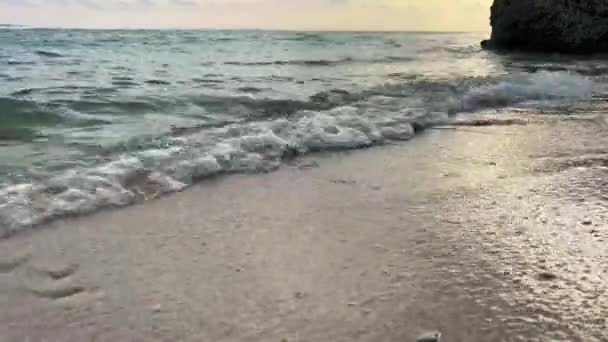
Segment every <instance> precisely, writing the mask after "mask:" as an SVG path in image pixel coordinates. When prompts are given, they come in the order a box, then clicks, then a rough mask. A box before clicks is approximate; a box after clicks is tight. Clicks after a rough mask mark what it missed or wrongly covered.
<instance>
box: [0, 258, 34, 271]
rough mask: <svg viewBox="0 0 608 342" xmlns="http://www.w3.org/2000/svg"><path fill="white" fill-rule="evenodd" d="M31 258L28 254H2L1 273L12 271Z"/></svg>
mask: <svg viewBox="0 0 608 342" xmlns="http://www.w3.org/2000/svg"><path fill="white" fill-rule="evenodd" d="M29 259H30V256H29V255H27V254H23V255H9V256H4V255H3V256H0V274H1V273H11V272H13V271H15V270H17V269H18V268H20V267H21V266H23V265H25V264H26V263H27V262H28V261H29Z"/></svg>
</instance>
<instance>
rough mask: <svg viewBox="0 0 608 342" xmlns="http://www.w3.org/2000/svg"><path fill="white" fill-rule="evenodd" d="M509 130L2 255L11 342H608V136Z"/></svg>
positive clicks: (52, 237) (82, 221)
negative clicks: (433, 335) (436, 340)
mask: <svg viewBox="0 0 608 342" xmlns="http://www.w3.org/2000/svg"><path fill="white" fill-rule="evenodd" d="M495 123H496V122H495ZM504 123H505V125H496V124H495V125H491V126H487V127H475V126H471V125H463V126H458V127H456V126H454V127H445V129H433V130H429V131H427V132H425V133H422V134H420V135H419V136H417V137H416V138H415V139H414V140H412V141H410V142H407V143H403V144H396V145H391V146H382V147H375V148H372V149H369V150H359V151H354V152H348V153H343V152H341V153H339V154H333V153H327V154H317V155H311V156H308V157H304V158H301V159H297V160H295V161H293V162H292V163H290V164H287V165H284V166H282V167H281V169H280V170H278V171H276V172H273V173H268V174H252V175H230V176H223V177H219V178H216V179H212V180H208V181H205V182H202V183H200V184H198V185H196V186H193V187H191V188H189V189H187V190H186V191H184V192H181V193H178V194H174V195H170V196H166V197H163V198H160V199H158V200H153V201H149V202H146V203H144V204H141V205H137V206H132V207H128V208H124V209H119V210H107V211H102V212H99V213H96V214H93V215H90V216H85V217H79V218H72V219H64V220H60V221H56V222H53V223H51V224H48V225H46V226H43V227H37V228H35V229H31V230H29V231H26V232H23V233H20V234H18V235H16V236H13V237H11V238H8V239H5V240H2V241H1V242H0V292H1V293H2V294H1V295H0V340H1V341H3V342H4V341H6V342H18V341H19V342H22V341H31V342H34V341H40V342H42V341H47V342H48V341H53V342H55V341H57V342H59V341H66V342H67V341H78V342H80V341H217V342H219V341H277V342H280V341H290V342H296V341H300V342H304V341H309V342H313V341H387V342H388V341H415V340H416V338H417V336H419V335H420V334H422V333H425V332H428V331H435V330H437V331H440V332H441V333H442V335H443V338H442V341H444V342H455V341H462V342H465V341H466V342H475V341H479V342H481V341H485V342H487V341H585V342H594V341H608V333H607V331H608V329H607V324H608V323H607V322H606V317H608V293H607V291H606V290H607V289H608V282H607V278H608V257H607V254H606V251H607V249H606V243H607V242H608V229H607V228H606V227H608V226H607V225H606V224H607V223H608V216H607V215H608V210H607V208H608V207H607V203H608V197H607V195H606V194H607V192H606V190H608V182H606V172H607V171H606V168H605V166H606V165H608V153H606V150H605V147H606V146H607V145H606V143H608V141H607V140H608V134H606V130H605V126H606V125H605V123H604V121H603V119H596V118H595V117H593V116H589V117H570V118H568V119H565V118H562V117H558V116H555V117H552V116H539V117H529V118H527V119H526V120H525V121H524V122H520V121H515V122H513V121H511V122H509V121H504ZM477 126H481V125H477Z"/></svg>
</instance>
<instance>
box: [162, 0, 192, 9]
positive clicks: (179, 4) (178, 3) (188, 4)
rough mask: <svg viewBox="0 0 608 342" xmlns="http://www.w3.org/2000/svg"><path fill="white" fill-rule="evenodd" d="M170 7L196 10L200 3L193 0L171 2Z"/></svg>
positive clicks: (173, 0) (171, 0)
mask: <svg viewBox="0 0 608 342" xmlns="http://www.w3.org/2000/svg"><path fill="white" fill-rule="evenodd" d="M169 4H170V5H174V6H176V7H182V8H195V7H198V3H197V2H195V1H192V0H170V1H169Z"/></svg>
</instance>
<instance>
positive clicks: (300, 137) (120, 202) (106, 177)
mask: <svg viewBox="0 0 608 342" xmlns="http://www.w3.org/2000/svg"><path fill="white" fill-rule="evenodd" d="M592 88H593V82H592V81H591V80H590V79H588V78H586V77H584V76H581V75H577V74H571V73H566V72H557V73H551V72H539V73H534V74H521V75H506V76H501V77H494V78H487V77H485V78H476V77H471V78H463V79H455V80H411V81H409V82H404V83H395V84H386V85H382V86H378V87H373V88H371V89H368V90H366V91H363V92H357V93H355V92H348V91H345V90H339V89H335V90H332V91H326V92H321V93H318V94H315V95H313V96H312V97H311V98H310V99H309V100H308V101H296V100H269V99H255V98H252V97H218V96H216V97H213V96H200V97H196V98H192V97H190V98H188V101H190V102H191V103H195V104H198V105H200V106H202V107H206V108H213V106H215V109H216V110H226V109H227V108H229V106H241V107H244V108H246V109H247V110H246V115H245V116H244V117H245V118H246V120H242V121H239V122H227V123H225V124H220V125H210V126H206V127H200V128H199V129H188V128H177V127H173V128H172V129H171V131H169V132H168V134H167V135H165V136H163V137H162V141H163V143H162V144H155V145H153V146H152V145H149V146H148V147H147V148H144V149H141V145H140V146H139V147H138V148H137V149H132V150H127V151H123V153H120V154H118V155H114V157H113V159H112V161H110V162H107V163H104V164H101V165H93V166H82V167H78V168H73V169H70V170H69V171H67V172H64V173H62V174H59V175H50V176H49V177H46V178H44V179H41V180H38V181H35V182H31V183H24V184H15V185H11V186H8V187H5V188H4V189H2V190H0V236H2V237H7V236H9V235H11V234H14V233H16V232H19V231H21V230H22V229H25V228H27V227H32V226H35V225H38V224H41V223H44V222H47V221H49V220H52V219H54V218H57V217H62V216H66V215H80V214H85V213H89V212H91V211H94V210H97V209H100V208H106V207H117V206H126V205H129V204H132V203H136V202H139V201H145V200H147V199H151V198H155V197H157V196H160V195H162V194H165V193H170V192H175V191H180V190H182V189H184V188H186V187H188V186H189V185H190V184H193V183H196V182H198V181H201V180H204V179H207V178H209V177H212V176H216V175H220V174H229V173H242V172H269V171H272V170H274V169H276V168H278V167H279V166H280V165H281V163H282V161H283V160H284V159H287V158H293V157H294V156H297V155H302V154H307V153H312V152H318V151H327V150H345V149H357V148H365V147H371V146H375V145H382V144H387V143H393V142H397V141H405V140H409V139H412V138H413V137H414V136H415V135H416V134H417V133H418V132H420V131H421V130H424V129H425V128H426V127H430V126H434V125H440V124H449V123H450V122H451V120H452V119H451V116H450V115H451V114H454V113H460V112H472V111H476V110H479V109H487V108H500V107H506V106H511V105H514V104H519V103H525V102H526V101H534V100H547V101H550V100H554V101H564V100H565V101H573V100H579V99H580V98H585V97H587V96H591V93H592ZM125 103H126V106H127V107H125V108H127V109H133V103H131V102H125ZM137 103H139V102H136V104H137ZM167 103H168V102H167ZM97 105H98V103H93V104H91V103H87V104H86V106H85V107H81V109H82V108H89V109H90V107H91V106H92V108H96V106H97ZM104 105H110V104H108V103H104ZM72 106H73V104H72ZM147 106H148V104H146V106H144V108H148V107H147ZM135 107H137V106H135ZM0 108H12V109H11V110H13V111H14V110H15V109H14V108H17V109H18V110H20V111H21V112H22V113H27V112H28V111H32V112H35V111H36V110H38V105H37V104H35V103H32V102H28V101H22V100H14V99H3V98H0ZM19 108H21V109H19ZM154 108H156V109H158V103H156V104H155V105H154ZM252 111H254V112H257V113H260V115H259V116H256V117H253V118H252V117H251V115H250V113H251V112H252ZM1 112H2V111H0V113H1ZM36 113H38V112H36ZM37 115H39V114H37ZM50 118H53V117H50ZM61 118H62V117H61V116H59V117H58V119H61ZM8 119H9V120H11V118H10V116H9V117H8ZM39 119H40V118H38V117H36V118H32V119H31V121H32V122H34V121H38V120H39ZM12 120H15V119H14V118H12ZM18 120H24V119H23V118H19V119H18ZM51 121H52V120H51ZM26 122H27V120H26Z"/></svg>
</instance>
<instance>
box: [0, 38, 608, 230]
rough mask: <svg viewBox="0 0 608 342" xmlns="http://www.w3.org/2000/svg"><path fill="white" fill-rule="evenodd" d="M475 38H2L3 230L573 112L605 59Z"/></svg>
mask: <svg viewBox="0 0 608 342" xmlns="http://www.w3.org/2000/svg"><path fill="white" fill-rule="evenodd" d="M483 38H484V35H481V34H467V33H366V32H360V33H357V32H355V33H318V32H269V31H168V30H167V31H95V30H46V29H0V123H1V125H0V189H3V190H0V235H6V234H9V233H11V232H14V231H17V230H19V229H21V228H23V227H28V226H31V225H35V224H38V223H41V222H44V221H46V220H49V219H51V218H53V217H57V216H61V215H68V214H80V213H84V212H89V211H93V210H96V209H98V208H101V207H107V206H122V205H128V204H131V203H134V202H137V201H141V200H145V198H150V197H154V196H157V195H158V194H162V193H166V192H173V191H178V190H181V189H183V188H184V187H186V186H188V185H190V184H192V183H194V182H196V181H198V180H202V179H205V178H206V177H209V176H213V175H216V174H221V173H233V172H268V171H272V170H273V169H276V168H277V167H279V165H280V164H281V162H282V161H283V160H284V159H286V158H291V157H293V156H295V155H298V154H304V153H312V152H316V151H323V150H341V149H354V148H362V147H369V146H374V145H382V144H387V143H392V142H396V141H404V140H408V139H411V138H413V137H414V135H415V134H416V133H417V132H419V131H420V130H422V129H424V128H425V127H428V126H431V125H434V124H443V123H447V122H449V120H450V118H451V116H452V115H454V114H457V113H472V112H478V111H488V110H491V111H500V110H512V109H514V108H525V109H526V110H543V111H547V110H555V111H559V110H564V109H568V110H569V111H572V110H573V108H574V109H577V110H584V108H588V106H591V105H592V104H591V102H590V101H588V100H589V99H592V98H593V96H594V95H595V96H596V97H597V96H598V94H601V93H602V92H601V91H598V89H600V88H601V85H602V84H603V76H602V75H603V74H604V71H605V70H606V68H607V67H608V64H605V63H604V62H603V61H602V60H598V59H586V60H577V59H571V58H563V57H559V56H553V57H542V58H541V57H539V56H529V55H497V54H494V53H491V52H487V51H482V50H480V48H479V43H478V42H479V41H480V40H482V39H483ZM585 106H587V107H585Z"/></svg>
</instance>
